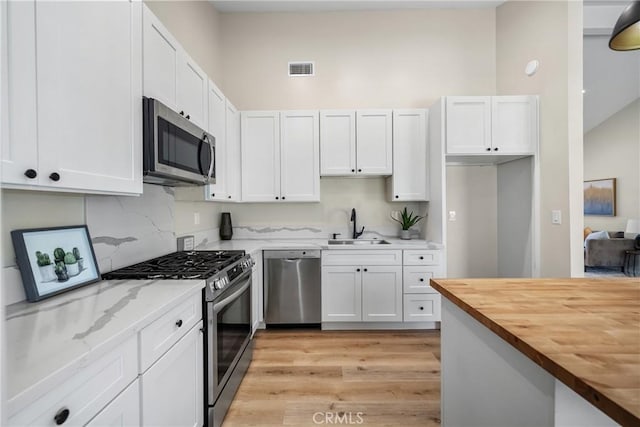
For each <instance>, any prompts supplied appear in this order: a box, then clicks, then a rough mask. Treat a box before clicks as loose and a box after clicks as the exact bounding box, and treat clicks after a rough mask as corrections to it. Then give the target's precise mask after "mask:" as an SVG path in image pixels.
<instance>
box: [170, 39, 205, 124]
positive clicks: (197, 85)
mask: <svg viewBox="0 0 640 427" xmlns="http://www.w3.org/2000/svg"><path fill="white" fill-rule="evenodd" d="M178 55H179V56H178V83H177V88H178V109H177V111H178V112H179V113H182V112H184V116H185V117H186V118H188V119H189V120H191V121H192V122H193V123H195V124H196V125H198V126H200V127H201V128H202V129H206V128H207V104H208V102H207V92H208V87H209V78H208V77H207V75H206V74H205V72H204V71H203V70H202V68H200V66H199V65H198V64H197V63H196V62H195V61H194V60H193V59H191V57H190V56H189V55H187V53H186V52H185V51H184V50H182V49H181V50H180V51H179V52H178Z"/></svg>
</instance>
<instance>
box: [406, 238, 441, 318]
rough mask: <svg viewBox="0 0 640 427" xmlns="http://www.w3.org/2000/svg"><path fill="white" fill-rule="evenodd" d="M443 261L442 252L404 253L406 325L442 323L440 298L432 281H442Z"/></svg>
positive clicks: (410, 251) (419, 251)
mask: <svg viewBox="0 0 640 427" xmlns="http://www.w3.org/2000/svg"><path fill="white" fill-rule="evenodd" d="M441 263H442V257H441V252H440V251H439V250H405V251H403V262H402V264H403V267H402V270H403V275H402V276H403V277H402V282H403V283H402V287H403V292H404V297H403V298H404V316H403V318H404V321H405V322H439V321H440V294H439V293H438V292H437V291H436V290H435V289H433V288H432V287H431V286H430V282H429V280H430V279H431V278H434V277H442V271H443V269H442V266H441Z"/></svg>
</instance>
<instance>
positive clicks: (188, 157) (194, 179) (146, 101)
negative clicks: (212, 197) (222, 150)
mask: <svg viewBox="0 0 640 427" xmlns="http://www.w3.org/2000/svg"><path fill="white" fill-rule="evenodd" d="M142 109H143V126H142V141H143V157H142V158H143V169H144V178H143V180H144V182H147V183H149V184H161V185H167V186H173V187H177V186H187V185H204V184H209V183H211V184H215V177H216V155H215V145H216V144H215V138H214V137H213V135H211V134H210V133H208V132H206V131H204V130H202V129H200V128H199V127H198V126H196V125H195V124H194V123H192V122H191V121H189V116H186V117H184V116H183V115H182V114H183V113H181V114H179V113H176V112H175V111H173V110H172V109H170V108H169V107H167V106H166V105H164V104H162V103H161V102H160V101H158V100H156V99H153V98H146V97H144V98H143V100H142Z"/></svg>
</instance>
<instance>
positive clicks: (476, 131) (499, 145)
mask: <svg viewBox="0 0 640 427" xmlns="http://www.w3.org/2000/svg"><path fill="white" fill-rule="evenodd" d="M536 129H537V98H536V97H535V96H448V97H446V152H447V154H449V155H469V154H485V155H486V154H491V155H501V154H504V155H514V154H522V155H525V154H534V152H535V149H536V140H537V130H536Z"/></svg>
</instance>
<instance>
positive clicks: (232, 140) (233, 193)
mask: <svg viewBox="0 0 640 427" xmlns="http://www.w3.org/2000/svg"><path fill="white" fill-rule="evenodd" d="M226 111H227V112H226V128H227V133H226V139H227V141H226V148H227V164H226V168H227V172H226V176H227V199H228V200H229V201H232V202H239V201H240V200H242V198H241V194H240V179H241V173H240V171H241V167H242V165H241V162H240V112H238V110H237V109H236V107H234V106H233V104H231V103H230V102H229V100H227V102H226Z"/></svg>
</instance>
